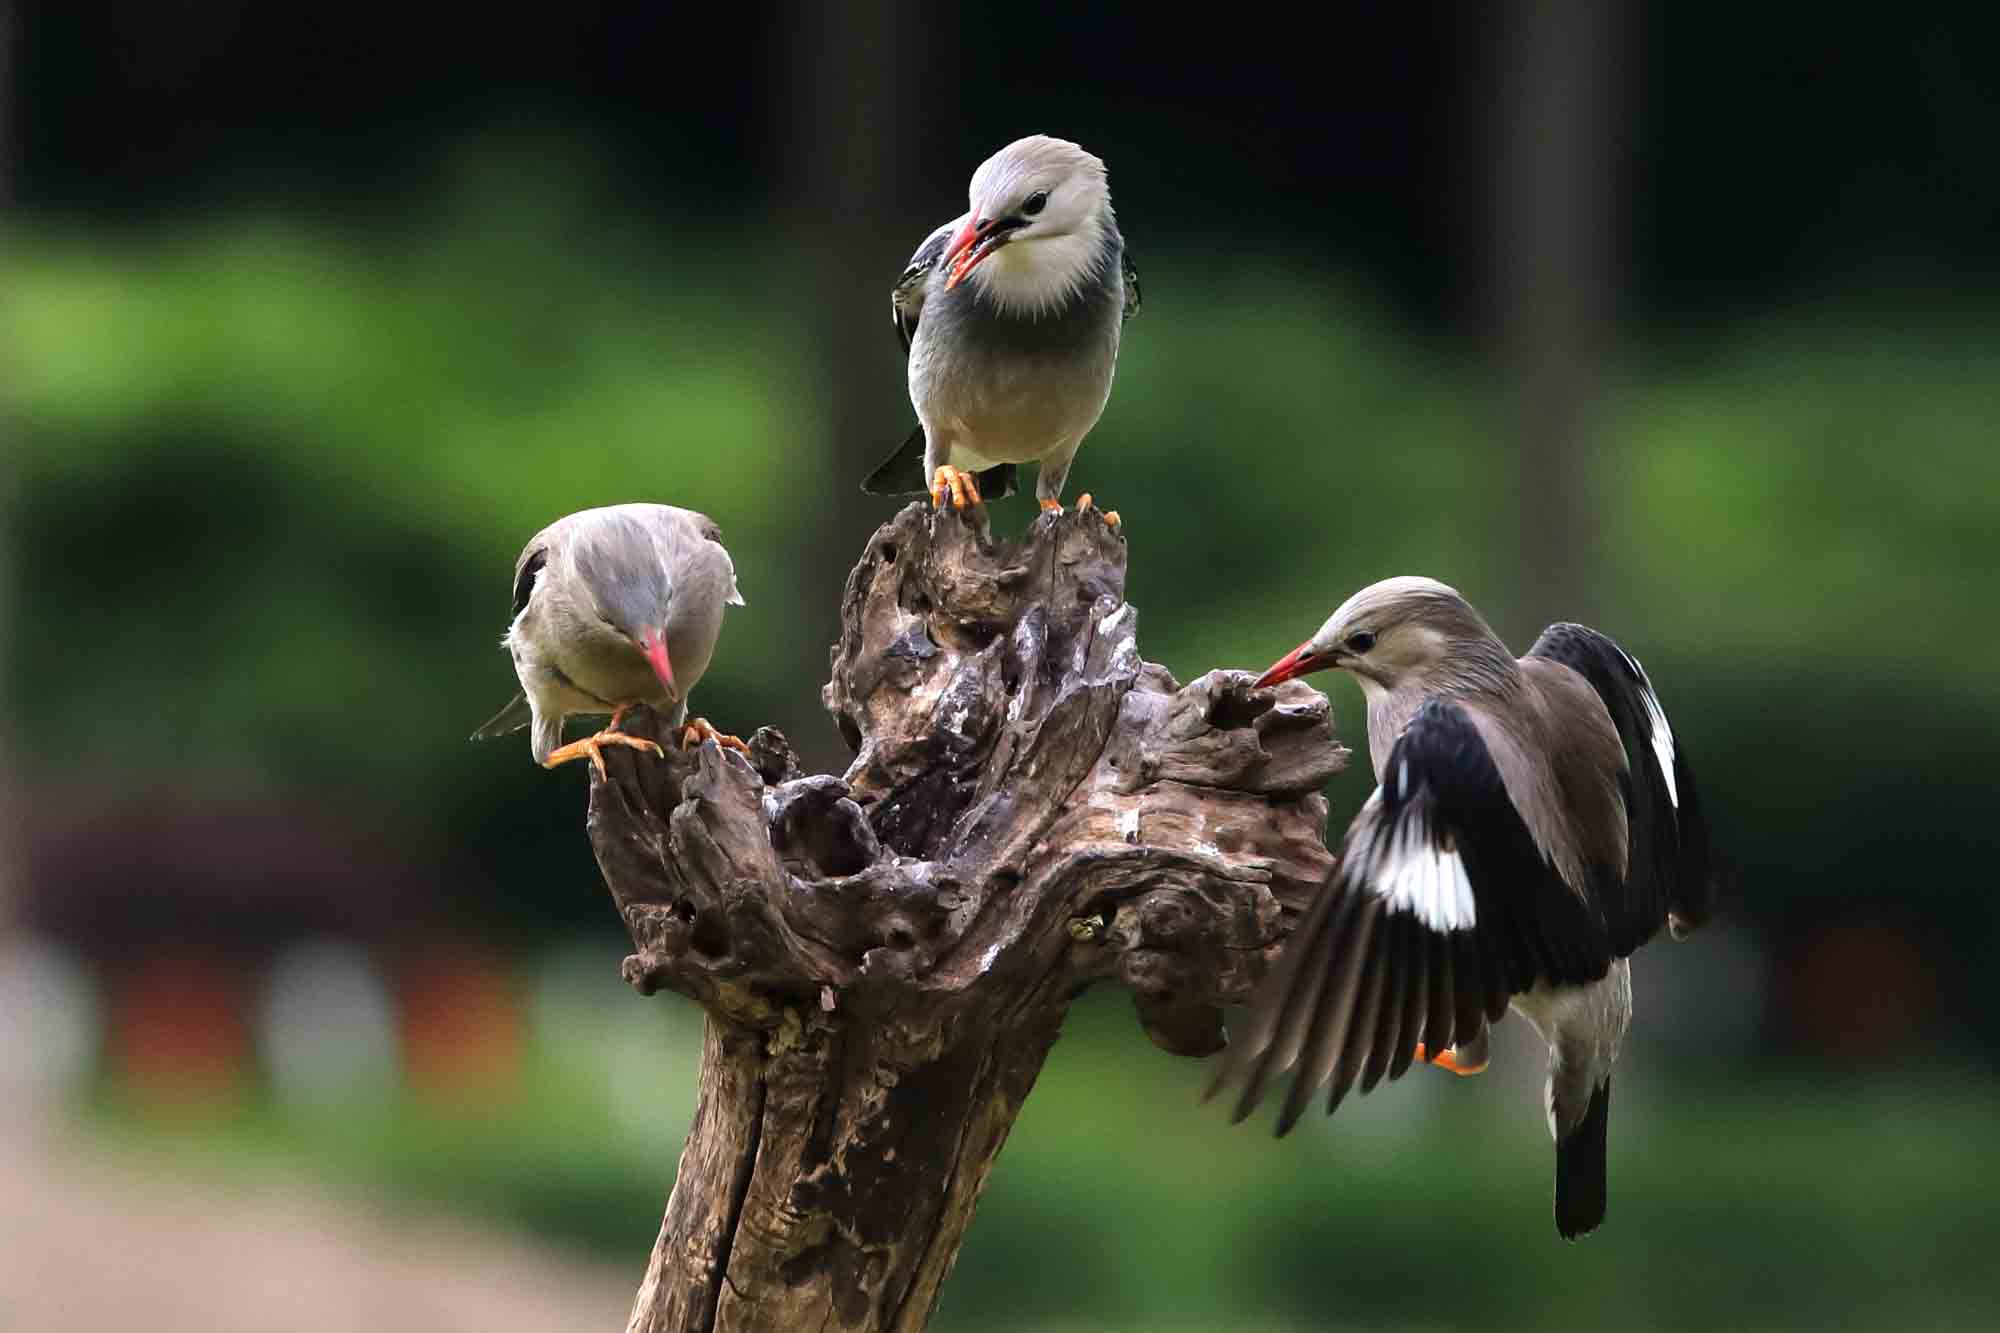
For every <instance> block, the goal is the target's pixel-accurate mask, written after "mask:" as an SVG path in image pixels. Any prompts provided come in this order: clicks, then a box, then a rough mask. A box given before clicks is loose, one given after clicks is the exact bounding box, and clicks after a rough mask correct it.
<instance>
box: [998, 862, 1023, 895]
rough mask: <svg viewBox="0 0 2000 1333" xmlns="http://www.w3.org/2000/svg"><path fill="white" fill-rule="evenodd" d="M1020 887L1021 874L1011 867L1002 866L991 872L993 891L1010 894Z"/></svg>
mask: <svg viewBox="0 0 2000 1333" xmlns="http://www.w3.org/2000/svg"><path fill="white" fill-rule="evenodd" d="M1019 887H1021V872H1020V871H1018V870H1015V869H1014V868H1013V867H1011V866H1002V867H1000V869H998V870H996V871H994V872H993V891H994V892H995V893H1012V892H1013V891H1014V890H1015V889H1018V888H1019Z"/></svg>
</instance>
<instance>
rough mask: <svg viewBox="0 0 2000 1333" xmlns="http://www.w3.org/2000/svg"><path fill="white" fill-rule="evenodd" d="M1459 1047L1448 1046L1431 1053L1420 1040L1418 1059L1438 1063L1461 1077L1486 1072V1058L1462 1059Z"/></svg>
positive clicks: (1421, 1062)
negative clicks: (1476, 1060)
mask: <svg viewBox="0 0 2000 1333" xmlns="http://www.w3.org/2000/svg"><path fill="white" fill-rule="evenodd" d="M1457 1049H1458V1048H1457V1047H1446V1048H1445V1049H1444V1050H1442V1051H1439V1052H1438V1053H1437V1054H1436V1055H1431V1054H1430V1053H1429V1052H1428V1051H1426V1050H1425V1048H1424V1044H1423V1043H1422V1042H1418V1043H1417V1054H1416V1059H1417V1061H1418V1063H1420V1064H1429V1065H1436V1066H1437V1067H1438V1068H1439V1069H1449V1070H1450V1071H1451V1072H1452V1073H1454V1074H1457V1075H1458V1076H1459V1077H1460V1078H1470V1077H1471V1076H1472V1075H1474V1074H1483V1073H1485V1072H1486V1064H1487V1061H1486V1060H1485V1059H1484V1058H1481V1059H1480V1060H1479V1061H1478V1062H1477V1063H1474V1062H1472V1061H1471V1060H1460V1059H1459V1058H1458V1055H1457Z"/></svg>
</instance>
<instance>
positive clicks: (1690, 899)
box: [1528, 624, 1715, 957]
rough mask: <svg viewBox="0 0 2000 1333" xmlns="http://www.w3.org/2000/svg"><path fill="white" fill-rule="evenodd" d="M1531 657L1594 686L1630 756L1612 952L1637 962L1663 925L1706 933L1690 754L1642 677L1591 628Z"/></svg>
mask: <svg viewBox="0 0 2000 1333" xmlns="http://www.w3.org/2000/svg"><path fill="white" fill-rule="evenodd" d="M1528 656H1530V657H1546V658H1548V659H1550V660H1551V661H1556V662H1560V663H1562V664H1563V665H1564V666H1566V667H1569V668H1570V669H1571V670H1573V671H1575V672H1576V673H1577V674H1578V675H1580V676H1582V677H1583V678H1584V679H1585V680H1586V681H1588V682H1590V687H1591V688H1592V689H1593V690H1595V691H1597V697H1598V698H1600V699H1602V700H1603V701H1604V708H1605V711H1606V712H1608V713H1610V714H1611V721H1612V724H1613V725H1614V726H1616V727H1617V728H1618V739H1619V740H1620V741H1621V742H1623V744H1624V747H1625V762H1626V767H1627V770H1628V771H1627V773H1626V775H1625V793H1624V794H1625V813H1626V820H1627V823H1628V824H1629V825H1630V828H1631V853H1630V857H1629V868H1628V870H1627V872H1626V876H1625V883H1624V884H1623V885H1622V886H1620V887H1617V888H1615V889H1613V890H1611V891H1609V892H1607V893H1606V894H1605V895H1604V899H1605V901H1604V914H1605V920H1606V922H1607V924H1608V925H1609V927H1610V929H1611V947H1612V949H1613V950H1614V951H1615V952H1617V953H1618V954H1619V955H1620V956H1621V957H1622V956H1623V955H1625V954H1628V953H1631V952H1632V951H1633V950H1634V949H1637V948H1638V947H1639V946H1640V945H1642V944H1644V943H1645V942H1646V941H1647V940H1648V939H1650V938H1652V936H1653V933H1654V932H1655V931H1657V930H1658V929H1659V928H1660V923H1661V922H1662V921H1663V920H1668V919H1671V920H1672V921H1673V924H1674V931H1675V934H1677V935H1678V934H1682V933H1685V932H1686V931H1688V930H1691V929H1693V928H1694V927H1696V926H1699V925H1701V924H1703V923H1704V922H1706V921H1707V920H1708V918H1709V916H1710V915H1711V914H1712V913H1713V912H1714V910H1715V876H1714V869H1713V866H1712V864H1711V861H1710V857H1709V844H1708V826H1707V824H1706V822H1705V821H1704V820H1703V819H1702V815H1701V801H1700V798H1699V796H1697V794H1696V792H1695V784H1694V773H1693V771H1692V769H1691V768H1690V767H1689V764H1688V758H1687V751H1686V749H1685V747H1683V746H1682V745H1681V743H1680V741H1679V739H1678V738H1677V737H1675V735H1674V732H1673V728H1672V727H1671V726H1669V725H1668V723H1667V712H1666V709H1665V708H1663V707H1661V705H1660V697H1659V695H1657V694H1655V693H1654V692H1653V683H1652V682H1651V681H1650V680H1648V679H1647V678H1646V670H1645V668H1644V667H1642V666H1640V665H1639V663H1638V661H1637V659H1635V658H1634V657H1633V656H1632V655H1631V654H1630V653H1628V652H1626V651H1625V650H1624V649H1623V648H1620V647H1619V646H1618V645H1617V644H1616V643H1615V642H1613V641H1612V640H1611V639H1610V638H1609V637H1608V636H1606V635H1603V634H1600V633H1598V632H1597V631H1596V630H1594V629H1591V628H1589V627H1588V626H1585V625H1572V624H1555V625H1551V626H1549V627H1548V628H1547V629H1545V630H1543V631H1542V637H1541V638H1539V639H1537V640H1535V646H1534V647H1533V648H1530V649H1529V650H1528Z"/></svg>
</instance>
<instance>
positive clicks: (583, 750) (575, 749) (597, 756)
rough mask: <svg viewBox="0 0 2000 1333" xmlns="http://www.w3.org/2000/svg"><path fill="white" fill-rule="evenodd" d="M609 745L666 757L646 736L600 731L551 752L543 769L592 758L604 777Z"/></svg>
mask: <svg viewBox="0 0 2000 1333" xmlns="http://www.w3.org/2000/svg"><path fill="white" fill-rule="evenodd" d="M607 745H629V746H631V747H632V748H633V749H635V750H651V751H652V752H653V753H654V754H658V755H664V754H665V753H666V751H664V750H662V749H661V748H660V743H659V742H658V741H651V740H647V739H646V738H645V737H644V736H628V735H626V734H625V733H624V732H622V731H600V732H598V733H597V734H596V735H595V736H585V737H584V738H583V739H582V740H580V741H571V742H570V743H569V744H568V745H565V746H562V747H561V748H559V749H555V750H551V751H549V757H548V758H547V759H544V760H542V767H543V768H554V767H555V766H556V765H557V764H567V763H568V762H569V761H570V760H572V759H581V758H583V757H584V756H585V755H588V756H590V762H591V764H592V765H593V766H594V767H595V768H596V769H597V776H598V777H600V778H601V777H604V776H605V772H604V747H605V746H607Z"/></svg>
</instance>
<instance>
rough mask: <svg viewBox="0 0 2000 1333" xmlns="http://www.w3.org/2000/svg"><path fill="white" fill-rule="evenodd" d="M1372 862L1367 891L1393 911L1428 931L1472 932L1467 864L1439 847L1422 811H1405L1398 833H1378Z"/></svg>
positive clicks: (1391, 831) (1456, 854)
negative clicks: (1384, 902) (1418, 923)
mask: <svg viewBox="0 0 2000 1333" xmlns="http://www.w3.org/2000/svg"><path fill="white" fill-rule="evenodd" d="M1399 776H1401V775H1399ZM1399 785H1400V784H1399ZM1378 794H1379V793H1378ZM1372 803H1373V802H1372V801H1371V804H1372ZM1370 860H1371V862H1372V864H1371V865H1370V867H1369V875H1368V887H1369V888H1370V889H1373V890H1374V891H1375V892H1376V893H1377V894H1378V895H1380V896H1381V897H1383V898H1385V899H1387V900H1388V903H1389V910H1390V911H1392V912H1408V913H1410V914H1411V915H1413V916H1415V917H1416V918H1417V920H1419V921H1421V922H1423V924H1424V925H1425V927H1426V928H1428V929H1430V930H1441V931H1451V930H1471V929H1472V927H1473V923H1474V919H1475V914H1474V912H1473V906H1472V880H1471V879H1470V878H1468V877H1467V875H1466V873H1465V862H1464V861H1463V860H1462V859H1461V858H1460V857H1459V854H1458V853H1457V852H1456V851H1447V850H1445V849H1444V848H1442V847H1439V846H1438V845H1437V841H1436V839H1435V838H1433V837H1432V836H1431V827H1430V821H1429V820H1428V819H1426V818H1425V817H1424V811H1423V809H1422V808H1421V807H1405V808H1404V810H1403V812H1402V817H1401V819H1400V820H1399V822H1398V823H1397V825H1396V826H1395V828H1394V829H1385V830H1382V831H1381V832H1380V833H1378V834H1377V836H1376V839H1375V845H1374V847H1373V849H1372V854H1371V856H1370Z"/></svg>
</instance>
